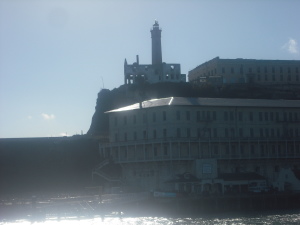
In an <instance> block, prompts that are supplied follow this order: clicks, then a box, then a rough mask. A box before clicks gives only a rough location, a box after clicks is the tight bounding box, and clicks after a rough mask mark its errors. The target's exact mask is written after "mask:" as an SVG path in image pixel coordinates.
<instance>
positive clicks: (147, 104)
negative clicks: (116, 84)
mask: <svg viewBox="0 0 300 225" xmlns="http://www.w3.org/2000/svg"><path fill="white" fill-rule="evenodd" d="M159 106H218V107H224V106H227V107H236V106H238V107H263V108H266V107H278V108H300V100H268V99H234V98H184V97H169V98H160V99H151V100H148V101H143V102H141V103H135V104H133V105H129V106H125V107H122V108H119V109H114V110H111V111H108V112H107V113H111V112H120V111H129V110H136V109H140V108H152V107H159Z"/></svg>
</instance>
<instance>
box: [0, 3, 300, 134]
mask: <svg viewBox="0 0 300 225" xmlns="http://www.w3.org/2000/svg"><path fill="white" fill-rule="evenodd" d="M299 9H300V1H298V0H289V1H286V0H274V1H273V0H272V1H271V0H269V1H268V0H265V1H260V0H253V1H238V0H236V1H230V0H229V1H200V0H194V1H192V0H190V1H189V0H186V1H179V0H178V1H176V0H172V1H171V0H169V1H161V0H159V1H158V0H157V1H155V0H154V1H150V0H149V1H146V0H139V1H138V0H136V1H133V0H132V1H130V0H129V1H121V0H120V1H115V0H107V1H103V0H102V1H100V0H93V1H91V0H90V1H89V0H76V1H64V0H57V1H56V0H36V1H30V0H28V1H23V0H22V1H21V0H20V1H18V0H1V1H0V110H1V111H0V112H1V114H0V115H1V119H0V138H15V137H51V136H53V137H55V136H65V135H68V136H69V135H75V134H81V132H82V133H83V134H84V133H86V132H87V130H88V129H89V126H90V124H91V119H92V115H93V113H94V111H95V105H96V99H97V93H98V92H99V91H100V90H101V89H102V88H107V89H114V88H117V87H119V86H120V85H122V84H123V83H124V78H123V63H124V59H125V58H126V59H127V62H128V63H129V64H132V63H133V62H135V58H136V55H139V59H140V63H141V64H150V63H151V36H150V29H151V28H152V25H153V24H154V21H155V20H158V22H159V25H160V27H161V29H162V57H163V61H164V62H166V63H180V64H181V71H182V73H185V74H187V73H188V71H189V70H191V69H193V68H195V67H196V66H197V65H199V64H202V63H204V62H205V61H208V60H210V59H212V58H214V57H216V56H219V57H220V58H233V59H235V58H247V59H283V60H285V59H286V60H291V59H295V60H299V59H300V53H299V51H300V50H299V42H300V26H299V21H300V13H299Z"/></svg>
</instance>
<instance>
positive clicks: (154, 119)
mask: <svg viewBox="0 0 300 225" xmlns="http://www.w3.org/2000/svg"><path fill="white" fill-rule="evenodd" d="M152 121H153V122H156V113H155V112H153V114H152Z"/></svg>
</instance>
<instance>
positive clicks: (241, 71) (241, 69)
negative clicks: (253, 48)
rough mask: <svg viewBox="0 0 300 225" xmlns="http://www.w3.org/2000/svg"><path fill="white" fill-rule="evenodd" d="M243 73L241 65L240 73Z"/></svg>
mask: <svg viewBox="0 0 300 225" xmlns="http://www.w3.org/2000/svg"><path fill="white" fill-rule="evenodd" d="M243 73H244V70H243V67H242V66H241V68H240V74H243Z"/></svg>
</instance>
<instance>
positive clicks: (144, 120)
mask: <svg viewBox="0 0 300 225" xmlns="http://www.w3.org/2000/svg"><path fill="white" fill-rule="evenodd" d="M146 122H147V115H146V113H144V114H143V123H146Z"/></svg>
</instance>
